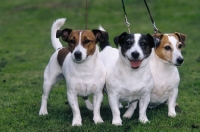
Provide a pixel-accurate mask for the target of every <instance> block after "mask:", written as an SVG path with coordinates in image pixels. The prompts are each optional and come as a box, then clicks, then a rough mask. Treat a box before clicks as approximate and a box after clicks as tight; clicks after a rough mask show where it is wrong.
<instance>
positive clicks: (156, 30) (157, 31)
mask: <svg viewBox="0 0 200 132" xmlns="http://www.w3.org/2000/svg"><path fill="white" fill-rule="evenodd" d="M144 3H145V5H146V7H147V10H148V13H149V16H150V19H151V22H152V24H153V27H154V34H156V33H161V32H160V31H159V30H158V28H157V27H156V23H155V22H154V20H153V18H152V16H151V13H150V10H149V7H148V5H147V2H146V0H144Z"/></svg>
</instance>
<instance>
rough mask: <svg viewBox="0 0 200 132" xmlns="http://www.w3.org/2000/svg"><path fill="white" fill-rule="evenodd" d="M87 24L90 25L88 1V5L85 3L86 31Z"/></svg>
mask: <svg viewBox="0 0 200 132" xmlns="http://www.w3.org/2000/svg"><path fill="white" fill-rule="evenodd" d="M87 23H88V1H87V0H86V3H85V30H87Z"/></svg>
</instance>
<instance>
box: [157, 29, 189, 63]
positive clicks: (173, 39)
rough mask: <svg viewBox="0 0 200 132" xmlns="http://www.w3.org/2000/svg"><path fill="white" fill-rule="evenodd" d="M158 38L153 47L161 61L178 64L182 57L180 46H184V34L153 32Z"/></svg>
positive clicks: (181, 61)
mask: <svg viewBox="0 0 200 132" xmlns="http://www.w3.org/2000/svg"><path fill="white" fill-rule="evenodd" d="M153 36H154V37H156V38H158V39H159V40H160V44H158V45H157V46H156V48H155V53H156V55H157V56H158V57H159V58H160V59H162V60H163V61H165V62H167V63H169V64H172V65H175V66H180V65H181V64H182V63H183V61H184V59H183V56H182V55H181V48H182V47H185V39H186V35H185V34H182V33H178V32H175V33H171V34H154V35H153Z"/></svg>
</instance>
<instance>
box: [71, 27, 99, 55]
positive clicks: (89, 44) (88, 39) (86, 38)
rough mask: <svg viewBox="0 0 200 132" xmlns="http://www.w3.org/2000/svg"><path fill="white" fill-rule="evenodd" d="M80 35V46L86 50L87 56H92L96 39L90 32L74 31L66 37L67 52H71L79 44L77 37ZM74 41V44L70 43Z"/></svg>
mask: <svg viewBox="0 0 200 132" xmlns="http://www.w3.org/2000/svg"><path fill="white" fill-rule="evenodd" d="M80 32H82V34H81V42H80V43H81V45H82V46H83V47H84V48H86V49H87V55H93V54H94V52H95V50H96V43H97V42H96V38H95V36H94V34H93V32H92V31H90V30H83V31H80V30H74V31H72V32H71V33H70V35H69V37H68V42H69V50H70V51H71V52H72V51H73V50H74V48H75V47H76V46H77V45H78V44H79V35H80ZM73 41H74V43H72V42H73Z"/></svg>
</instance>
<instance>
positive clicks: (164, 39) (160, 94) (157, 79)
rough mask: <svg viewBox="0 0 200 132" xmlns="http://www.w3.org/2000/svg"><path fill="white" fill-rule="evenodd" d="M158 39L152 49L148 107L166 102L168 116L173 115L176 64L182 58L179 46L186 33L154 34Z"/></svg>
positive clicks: (177, 82) (177, 76)
mask: <svg viewBox="0 0 200 132" xmlns="http://www.w3.org/2000/svg"><path fill="white" fill-rule="evenodd" d="M153 36H154V37H156V38H157V39H159V40H160V43H159V44H158V45H156V47H155V50H153V51H152V54H151V60H150V68H151V72H152V75H153V78H154V84H155V86H154V88H153V90H152V93H151V100H150V104H149V107H150V108H152V107H155V106H158V105H160V104H162V103H165V102H167V104H168V116H170V117H175V116H176V111H175V106H176V99H177V96H178V85H179V82H180V77H179V73H178V69H177V67H176V66H180V65H181V64H182V63H183V61H184V59H183V56H182V55H181V48H182V47H184V46H185V39H186V35H184V34H181V33H178V32H175V33H171V34H154V35H153Z"/></svg>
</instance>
